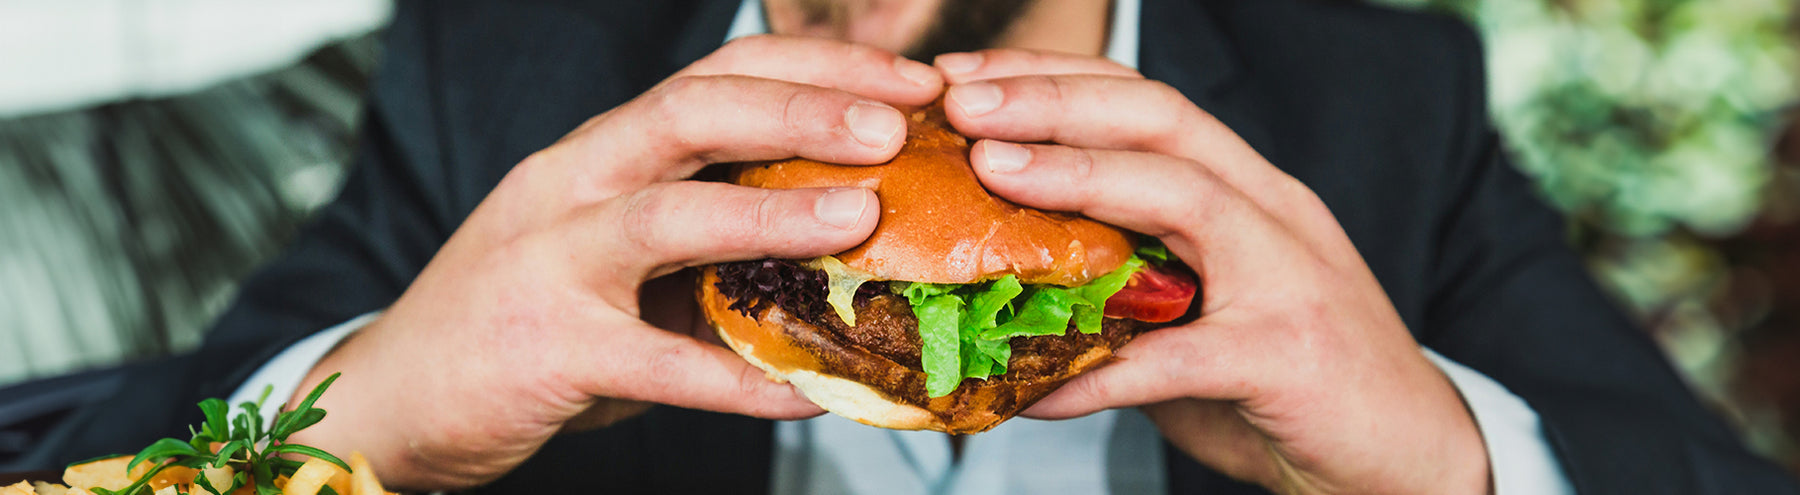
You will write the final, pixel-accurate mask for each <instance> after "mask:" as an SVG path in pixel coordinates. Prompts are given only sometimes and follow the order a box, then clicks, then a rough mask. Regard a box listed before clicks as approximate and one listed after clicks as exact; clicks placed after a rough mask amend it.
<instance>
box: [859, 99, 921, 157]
mask: <svg viewBox="0 0 1800 495" xmlns="http://www.w3.org/2000/svg"><path fill="white" fill-rule="evenodd" d="M844 125H847V126H850V135H851V136H854V137H856V140H857V141H861V142H862V144H866V145H869V146H873V147H876V148H885V147H887V145H888V143H890V142H893V140H894V135H896V134H899V133H900V129H902V128H903V126H905V125H906V122H905V118H904V117H901V116H900V111H899V110H895V109H893V108H891V107H888V106H887V105H882V104H880V103H875V102H870V101H859V102H856V104H855V105H850V109H849V110H845V111H844Z"/></svg>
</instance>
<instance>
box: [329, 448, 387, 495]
mask: <svg viewBox="0 0 1800 495" xmlns="http://www.w3.org/2000/svg"><path fill="white" fill-rule="evenodd" d="M387 493H389V492H388V491H387V489H386V488H382V487H381V480H379V479H376V478H375V467H374V466H370V465H369V459H368V458H365V457H363V455H362V452H351V453H350V493H340V495H385V494H387Z"/></svg>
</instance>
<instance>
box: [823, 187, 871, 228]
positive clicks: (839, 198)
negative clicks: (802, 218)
mask: <svg viewBox="0 0 1800 495" xmlns="http://www.w3.org/2000/svg"><path fill="white" fill-rule="evenodd" d="M868 206H869V193H868V191H865V190H862V189H835V190H831V191H827V192H826V193H825V194H823V195H820V196H819V199H818V200H816V201H814V202H813V216H815V217H819V221H821V222H825V223H826V224H829V225H831V226H834V227H837V228H840V229H848V228H851V227H855V226H856V224H857V223H859V222H861V221H862V216H863V209H865V208H867V207H868Z"/></svg>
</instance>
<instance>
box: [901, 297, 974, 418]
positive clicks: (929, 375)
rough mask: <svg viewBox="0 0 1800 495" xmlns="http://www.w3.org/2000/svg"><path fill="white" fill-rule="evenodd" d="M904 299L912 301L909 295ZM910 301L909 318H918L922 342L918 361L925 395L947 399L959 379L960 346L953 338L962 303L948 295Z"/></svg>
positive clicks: (960, 367) (960, 318) (960, 376)
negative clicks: (922, 372)
mask: <svg viewBox="0 0 1800 495" xmlns="http://www.w3.org/2000/svg"><path fill="white" fill-rule="evenodd" d="M907 297H908V299H912V295H911V294H908V296H907ZM913 301H915V302H913V315H914V316H917V317H918V318H919V338H920V340H922V341H923V342H924V345H923V346H921V347H920V348H919V357H920V360H921V361H922V363H921V364H923V365H924V366H923V367H924V368H925V394H926V395H928V396H931V397H943V396H945V395H950V392H954V391H956V386H957V385H958V384H961V383H962V378H963V374H962V372H963V368H962V345H961V342H959V340H960V339H959V338H958V335H957V334H958V330H957V326H958V323H959V322H960V321H961V320H962V307H963V301H962V299H959V298H957V297H956V296H952V295H948V294H943V295H935V296H922V297H920V298H919V299H913Z"/></svg>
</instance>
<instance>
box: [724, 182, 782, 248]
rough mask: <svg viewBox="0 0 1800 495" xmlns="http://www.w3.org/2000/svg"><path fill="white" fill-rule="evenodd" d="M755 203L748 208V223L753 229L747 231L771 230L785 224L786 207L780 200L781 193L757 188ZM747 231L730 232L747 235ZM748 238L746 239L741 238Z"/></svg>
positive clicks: (742, 235) (736, 234) (737, 235)
mask: <svg viewBox="0 0 1800 495" xmlns="http://www.w3.org/2000/svg"><path fill="white" fill-rule="evenodd" d="M754 201H755V204H754V205H753V206H751V209H750V222H749V223H750V225H754V226H755V227H754V229H753V230H750V231H749V232H773V231H776V230H777V229H780V228H781V227H782V226H784V225H787V224H788V222H787V221H786V219H787V208H785V206H786V205H785V204H784V203H783V202H782V201H781V193H780V192H779V191H774V190H768V189H763V190H758V191H757V195H756V199H755V200H754ZM749 232H732V234H734V237H748V235H746V234H748V233H749ZM742 240H748V239H742Z"/></svg>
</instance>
